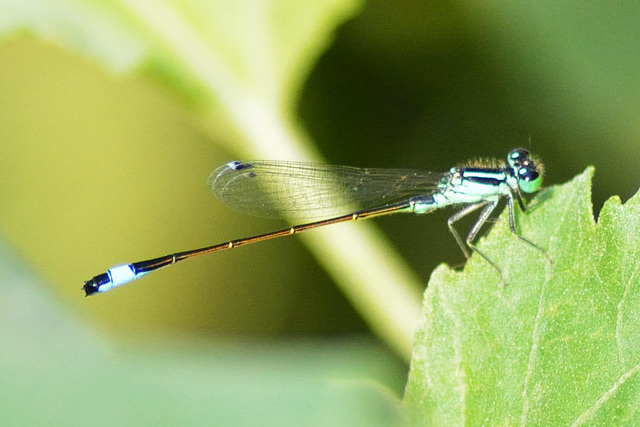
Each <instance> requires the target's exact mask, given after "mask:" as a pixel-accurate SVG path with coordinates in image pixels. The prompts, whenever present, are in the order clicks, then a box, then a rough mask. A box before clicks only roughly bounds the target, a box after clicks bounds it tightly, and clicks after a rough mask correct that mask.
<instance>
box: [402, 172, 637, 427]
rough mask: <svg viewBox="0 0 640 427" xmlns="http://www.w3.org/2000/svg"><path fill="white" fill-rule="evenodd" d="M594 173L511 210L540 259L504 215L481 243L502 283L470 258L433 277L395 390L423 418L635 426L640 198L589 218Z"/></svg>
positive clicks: (457, 422)
mask: <svg viewBox="0 0 640 427" xmlns="http://www.w3.org/2000/svg"><path fill="white" fill-rule="evenodd" d="M592 172H593V170H592V169H588V170H587V171H585V172H584V173H582V174H581V175H579V176H577V177H576V178H575V179H574V180H573V181H571V182H569V183H567V184H565V185H562V186H558V187H553V188H550V189H549V190H547V191H546V192H544V193H542V194H541V195H540V197H538V198H537V200H538V202H539V205H538V206H537V207H536V209H534V210H533V211H531V212H530V214H528V215H526V216H523V215H520V217H519V220H520V221H519V222H520V224H519V227H520V230H521V232H522V234H523V235H524V236H526V237H527V238H529V239H531V240H532V241H534V242H536V243H538V244H540V245H541V246H542V247H544V248H545V249H546V253H547V255H548V261H546V260H545V257H544V256H542V254H541V253H540V252H539V251H537V250H536V249H534V248H531V247H528V245H526V244H523V243H522V242H520V241H518V240H517V239H514V238H513V236H511V235H510V232H509V229H508V227H507V224H506V222H507V221H506V218H505V215H503V216H502V218H501V222H500V224H498V225H496V227H495V229H494V231H493V232H492V233H491V236H490V238H487V239H486V241H484V242H483V245H482V247H483V249H484V250H485V251H486V252H487V253H488V254H489V256H492V255H493V256H494V257H495V259H496V260H498V257H497V255H496V254H497V253H498V252H500V253H502V254H504V255H503V256H502V258H501V259H500V261H498V262H499V263H500V265H501V268H502V272H503V274H504V276H505V278H506V281H507V285H506V286H505V287H501V286H500V283H499V281H498V277H497V274H496V271H495V270H494V269H492V268H491V267H489V266H487V264H486V263H485V262H483V260H482V259H480V257H478V256H474V257H473V259H472V260H471V261H470V263H469V265H468V268H466V269H465V271H464V272H463V273H455V272H453V271H451V270H449V269H447V268H444V267H442V268H439V269H438V270H436V271H435V272H434V274H433V276H432V279H431V281H430V284H429V287H428V289H427V291H426V293H425V303H424V318H423V320H422V323H421V326H420V327H419V332H418V334H417V340H416V348H415V351H414V355H413V362H412V368H411V374H410V380H409V383H408V388H407V393H406V396H405V403H406V404H407V405H408V406H409V408H410V409H411V411H412V412H413V414H414V415H415V416H416V418H417V420H419V422H420V423H421V424H424V425H476V424H491V425H515V424H520V425H524V424H526V425H570V424H572V423H573V424H572V425H583V424H589V425H595V424H597V425H605V424H606V425H636V424H638V422H639V421H640V407H639V406H638V399H639V397H640V396H639V395H640V381H639V379H640V376H639V375H638V374H639V373H640V352H639V351H638V350H640V334H639V333H638V330H640V316H638V314H637V313H639V312H640V293H639V292H638V290H639V289H640V288H639V286H640V263H639V257H638V248H639V247H640V195H636V196H635V197H634V198H633V199H631V200H629V202H628V203H626V204H625V205H624V206H622V205H621V204H620V200H619V199H618V198H617V197H616V198H612V199H610V200H609V201H608V202H607V203H606V204H605V206H604V208H603V210H602V212H601V215H600V220H599V223H598V224H596V223H595V221H594V219H593V215H592V211H591V202H590V197H591V194H590V185H591V175H592ZM534 203H536V202H535V201H534Z"/></svg>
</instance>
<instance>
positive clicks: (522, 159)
mask: <svg viewBox="0 0 640 427" xmlns="http://www.w3.org/2000/svg"><path fill="white" fill-rule="evenodd" d="M529 156H530V154H529V152H528V151H527V150H525V149H524V148H516V149H515V150H511V152H510V153H509V155H508V156H507V162H509V166H511V167H512V168H515V167H517V166H518V165H521V164H523V163H526V162H528V161H529Z"/></svg>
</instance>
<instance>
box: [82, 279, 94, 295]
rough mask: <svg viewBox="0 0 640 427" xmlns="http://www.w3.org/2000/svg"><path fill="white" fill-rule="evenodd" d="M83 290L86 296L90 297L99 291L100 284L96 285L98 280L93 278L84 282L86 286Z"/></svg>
mask: <svg viewBox="0 0 640 427" xmlns="http://www.w3.org/2000/svg"><path fill="white" fill-rule="evenodd" d="M82 290H83V291H84V296H85V297H88V296H90V295H93V294H95V293H96V292H98V286H97V285H96V282H95V281H94V280H93V279H91V280H86V281H85V282H84V286H83V287H82Z"/></svg>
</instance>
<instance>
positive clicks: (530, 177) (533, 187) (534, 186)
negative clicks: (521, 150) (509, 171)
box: [518, 168, 542, 194]
mask: <svg viewBox="0 0 640 427" xmlns="http://www.w3.org/2000/svg"><path fill="white" fill-rule="evenodd" d="M518 176H519V179H518V187H520V190H522V191H523V192H525V193H529V194H530V193H535V192H536V191H538V189H539V188H540V186H541V185H542V175H540V174H539V173H538V172H536V171H532V170H529V169H527V168H522V169H520V170H519V171H518Z"/></svg>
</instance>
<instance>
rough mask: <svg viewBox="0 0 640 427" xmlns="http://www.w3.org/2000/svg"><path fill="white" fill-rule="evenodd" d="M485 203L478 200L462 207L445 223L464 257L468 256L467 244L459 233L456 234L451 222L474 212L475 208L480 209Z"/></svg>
mask: <svg viewBox="0 0 640 427" xmlns="http://www.w3.org/2000/svg"><path fill="white" fill-rule="evenodd" d="M486 204H487V202H480V203H476V204H474V205H469V206H466V207H464V208H463V209H461V210H459V211H458V212H456V213H455V214H453V215H452V216H451V217H450V218H449V219H448V220H447V225H448V226H449V231H450V232H451V234H453V237H454V238H455V239H456V242H457V243H458V246H460V249H461V250H462V253H463V254H464V256H465V258H469V251H467V246H466V245H465V243H464V241H463V240H462V237H460V235H459V234H458V232H457V231H456V229H455V228H454V227H453V224H454V223H455V222H457V221H459V220H460V219H462V218H464V217H465V216H467V215H469V214H470V213H471V212H474V211H476V210H477V209H480V208H481V207H483V206H485V205H486ZM471 249H473V248H471Z"/></svg>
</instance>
